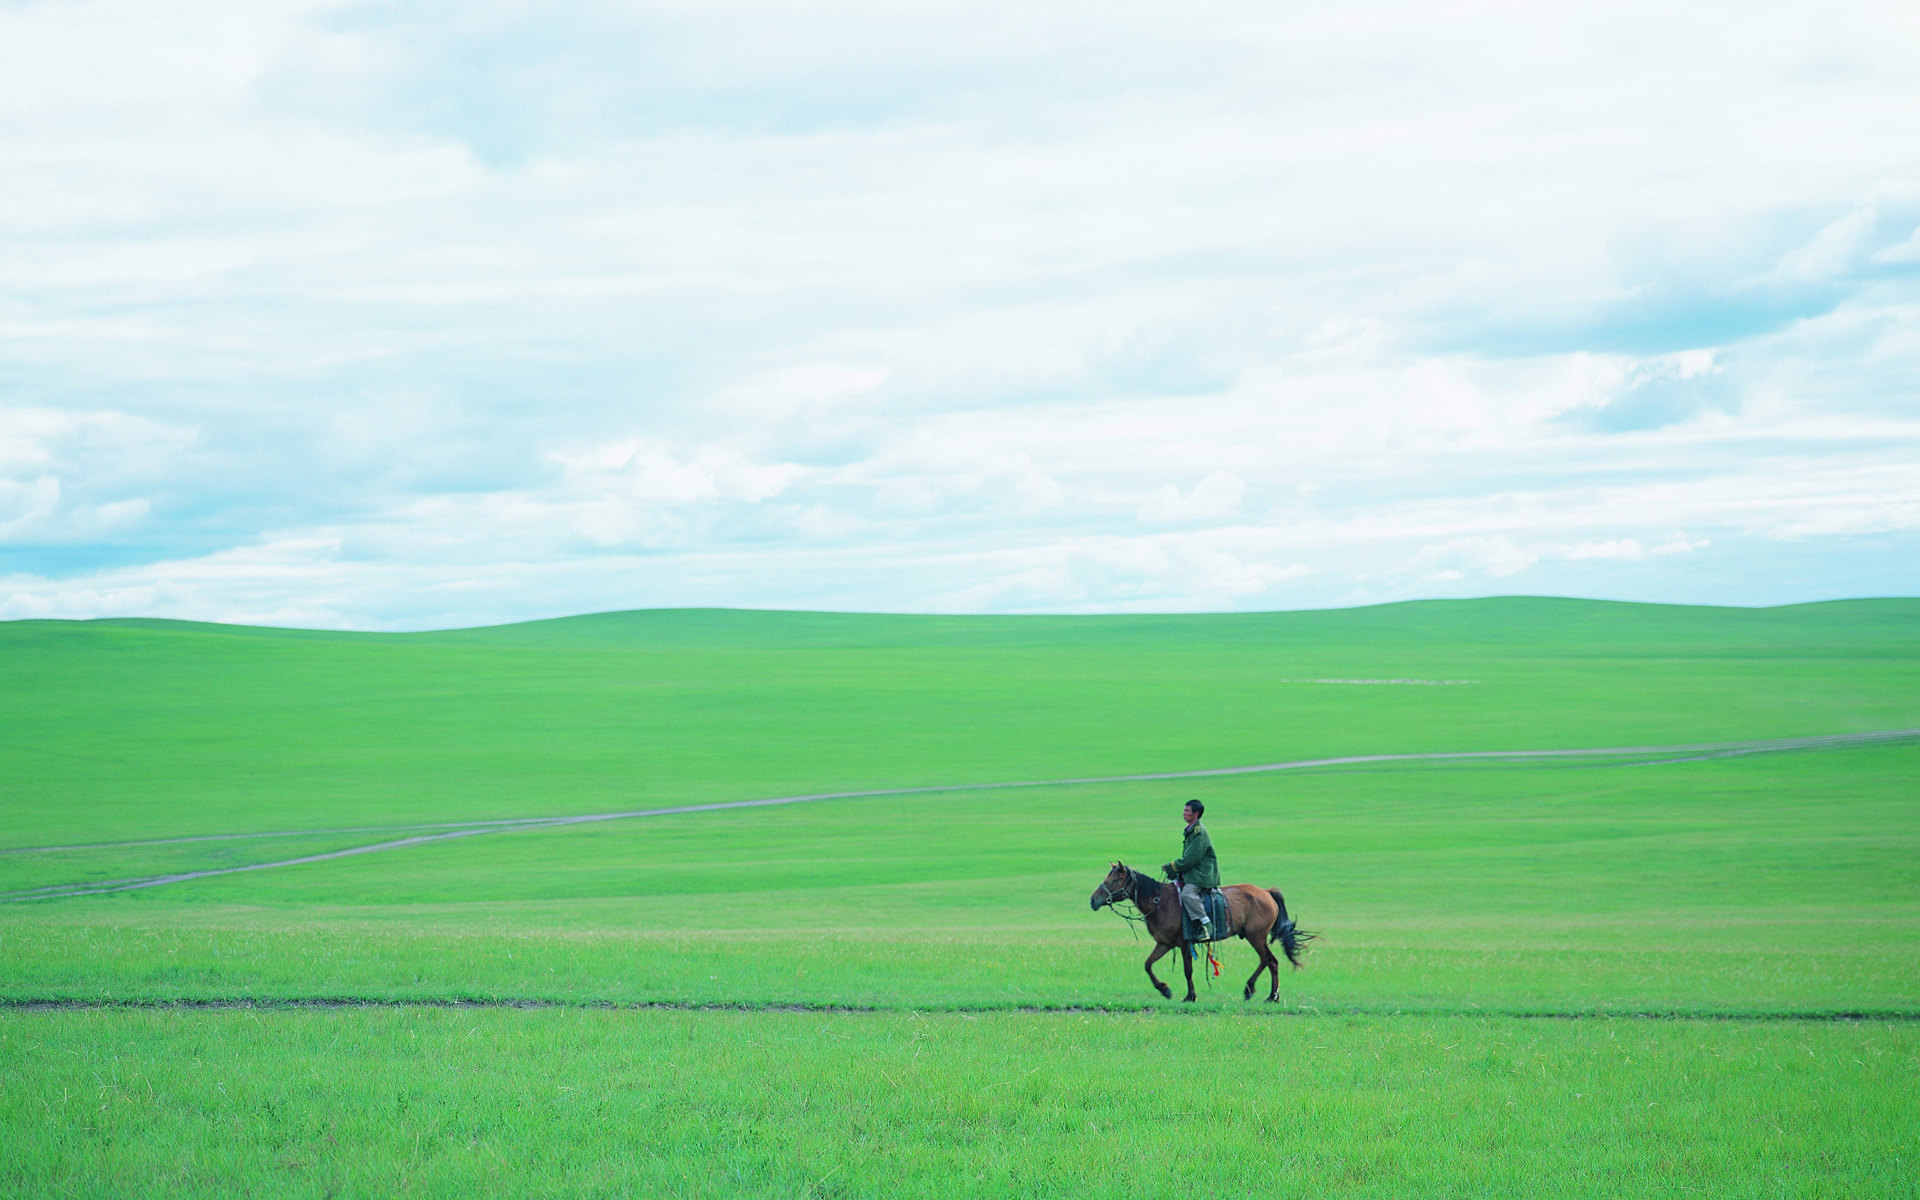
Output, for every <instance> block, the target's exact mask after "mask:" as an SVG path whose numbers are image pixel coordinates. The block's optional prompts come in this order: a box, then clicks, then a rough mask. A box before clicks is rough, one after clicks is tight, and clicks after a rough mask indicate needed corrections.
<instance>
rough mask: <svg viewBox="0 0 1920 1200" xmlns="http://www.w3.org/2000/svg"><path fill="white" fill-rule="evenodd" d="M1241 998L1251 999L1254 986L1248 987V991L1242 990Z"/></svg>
mask: <svg viewBox="0 0 1920 1200" xmlns="http://www.w3.org/2000/svg"><path fill="white" fill-rule="evenodd" d="M1240 998H1241V999H1242V1000H1251V999H1253V989H1252V988H1248V989H1247V990H1246V991H1244V992H1241V993H1240Z"/></svg>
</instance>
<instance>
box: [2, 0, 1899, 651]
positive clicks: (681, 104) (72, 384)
mask: <svg viewBox="0 0 1920 1200" xmlns="http://www.w3.org/2000/svg"><path fill="white" fill-rule="evenodd" d="M1681 7H1682V8H1683V9H1684V10H1685V11H1681V12H1676V11H1673V6H1669V5H1652V4H1646V5H1638V4H1631V3H1629V4H1606V5H1600V4H1594V5H1566V4H1519V3H1491V2H1489V3H1470V4H1447V3H1410V4H1405V5H1391V4H1387V5H1338V6H1334V5H1308V4H1273V3H1246V4H1238V3H1231V2H1227V3H1221V4H1211V5H1205V6H1191V5H1188V6H1177V5H1170V4H1128V3H1113V2H1108V3H1102V4H1076V3H1061V4H1057V5H1044V6H1036V5H1029V4H1005V5H1001V4H995V3H967V4H964V5H963V4H957V3H956V4H912V3H901V2H891V3H886V4H847V5H832V6H828V5H821V4H793V3H752V2H739V3H730V2H724V0H723V2H719V3H713V2H704V3H699V4H693V3H684V4H682V3H669V4H649V5H620V4H582V5H574V6H564V7H562V6H533V5H524V4H505V5H488V4H485V3H478V2H475V3H459V4H452V3H448V4H440V5H435V4H408V3H388V4H309V3H298V4H275V3H270V2H262V0H246V2H244V3H226V2H223V0H210V2H205V3H164V4H154V3H120V2H112V3H25V4H20V3H11V4H0V163H4V164H5V173H4V174H5V185H4V187H0V618H20V617H41V616H59V617H84V616H101V615H152V616H169V617H190V618H197V619H209V620H224V621H250V622H262V623H274V624H292V625H313V626H345V627H354V628H370V629H406V628H427V627H440V626H452V625H465V624H477V623H486V622H494V621H504V620H513V619H521V618H529V617H538V616H549V615H558V614H563V613H572V612H583V611H594V610H603V609H614V608H633V607H647V606H657V605H707V604H719V605H738V606H751V607H808V608H837V609H868V610H899V611H940V612H952V611H960V612H1013V611H1018V612H1083V611H1142V610H1153V611H1188V610H1229V609H1275V608H1300V607H1320V606H1330V605H1347V604H1362V603H1373V602H1379V601H1386V600H1397V599H1407V598H1414V597H1429V596H1470V595H1486V594H1496V593H1515V592H1527V593H1551V594H1570V595H1585V596H1601V597H1615V598H1623V599H1640V600H1663V601H1678V602H1688V603H1726V604H1773V603H1785V602H1793V601H1801V600H1813V599H1823V598H1831V597H1840V596H1852V595H1888V594H1903V595H1912V594H1920V138H1916V137H1915V136H1914V133H1913V130H1914V128H1915V125H1916V117H1915V114H1916V113H1920V9H1915V8H1914V6H1912V5H1899V4H1855V3H1845V2H1843V3H1837V4H1836V3H1823V4H1819V5H1812V4H1806V5H1763V6H1753V5H1750V4H1742V5H1733V4H1728V5H1716V4H1695V5H1686V6H1681Z"/></svg>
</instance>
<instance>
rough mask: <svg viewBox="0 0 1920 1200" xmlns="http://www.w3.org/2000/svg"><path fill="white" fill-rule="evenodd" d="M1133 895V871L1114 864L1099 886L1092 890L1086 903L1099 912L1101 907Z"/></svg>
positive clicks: (1119, 863) (1120, 864)
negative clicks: (1091, 894)
mask: <svg viewBox="0 0 1920 1200" xmlns="http://www.w3.org/2000/svg"><path fill="white" fill-rule="evenodd" d="M1132 895H1133V871H1132V870H1131V869H1130V868H1129V867H1128V866H1127V864H1125V863H1123V862H1115V863H1114V864H1113V869H1112V870H1111V871H1108V872H1107V877H1106V878H1105V879H1103V880H1101V881H1100V886H1099V887H1097V888H1095V889H1093V896H1092V897H1091V898H1090V899H1089V900H1088V903H1089V904H1091V905H1092V906H1093V911H1095V912H1099V911H1100V908H1101V906H1102V905H1105V904H1112V903H1113V902H1114V901H1115V900H1126V899H1129V898H1131V897H1132Z"/></svg>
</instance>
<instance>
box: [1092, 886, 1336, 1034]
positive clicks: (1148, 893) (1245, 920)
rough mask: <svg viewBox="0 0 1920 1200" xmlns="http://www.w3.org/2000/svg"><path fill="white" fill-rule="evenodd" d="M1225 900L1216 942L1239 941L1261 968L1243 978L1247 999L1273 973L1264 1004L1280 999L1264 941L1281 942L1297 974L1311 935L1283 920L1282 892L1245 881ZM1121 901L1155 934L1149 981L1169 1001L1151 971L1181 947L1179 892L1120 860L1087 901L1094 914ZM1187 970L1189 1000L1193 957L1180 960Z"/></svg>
mask: <svg viewBox="0 0 1920 1200" xmlns="http://www.w3.org/2000/svg"><path fill="white" fill-rule="evenodd" d="M1220 890H1221V891H1222V892H1224V893H1226V898H1227V927H1226V928H1225V929H1223V930H1216V931H1215V932H1216V933H1218V934H1219V936H1218V937H1216V938H1215V939H1214V940H1215V941H1224V940H1225V939H1227V938H1230V937H1243V938H1245V939H1247V943H1248V944H1249V945H1251V946H1252V947H1253V952H1254V953H1255V954H1258V955H1259V956H1260V965H1259V966H1257V967H1255V968H1254V969H1253V975H1252V977H1251V978H1249V979H1248V980H1247V988H1246V991H1245V993H1244V995H1245V996H1246V998H1247V999H1249V1000H1251V999H1253V985H1254V984H1256V983H1258V982H1260V972H1262V971H1270V972H1272V974H1273V986H1272V987H1271V988H1269V989H1268V991H1267V999H1268V1000H1270V1001H1271V1000H1278V999H1279V998H1280V960H1279V959H1278V958H1276V957H1274V953H1273V951H1272V950H1269V949H1268V948H1267V943H1268V942H1275V941H1277V942H1279V943H1280V948H1281V949H1282V950H1284V951H1286V954H1287V961H1288V962H1290V963H1292V964H1293V966H1294V969H1295V970H1299V968H1300V947H1301V945H1302V944H1303V943H1305V942H1308V941H1311V940H1312V939H1313V937H1314V936H1315V935H1313V934H1311V933H1308V932H1306V931H1305V930H1302V929H1295V928H1294V925H1293V919H1292V918H1291V917H1289V916H1287V902H1286V901H1285V900H1282V899H1281V898H1280V889H1278V888H1263V887H1255V886H1253V885H1252V884H1248V883H1236V884H1233V885H1231V886H1229V887H1224V888H1221V889H1220ZM1122 900H1126V901H1131V902H1132V904H1133V906H1134V907H1135V908H1137V909H1139V910H1140V915H1141V916H1142V917H1143V918H1145V919H1146V926H1147V932H1148V933H1150V934H1152V935H1153V953H1151V954H1149V955H1147V978H1148V979H1151V980H1152V981H1153V986H1154V987H1156V988H1158V989H1159V991H1160V994H1161V995H1162V996H1165V997H1166V998H1167V999H1169V1000H1171V999H1173V989H1172V988H1170V987H1168V986H1167V985H1166V984H1164V983H1161V982H1160V977H1159V976H1158V975H1155V974H1154V973H1153V964H1154V963H1156V962H1158V961H1159V960H1160V956H1161V955H1163V954H1165V953H1166V952H1167V951H1169V950H1174V949H1178V948H1180V946H1181V945H1182V943H1183V941H1184V939H1183V938H1182V937H1181V936H1180V932H1181V930H1180V894H1179V893H1178V892H1177V891H1175V890H1174V886H1173V885H1172V884H1171V883H1161V882H1160V881H1159V880H1157V879H1155V878H1154V877H1153V876H1151V875H1147V874H1144V873H1142V872H1140V871H1136V870H1134V869H1133V868H1132V867H1129V866H1128V865H1127V864H1125V863H1123V862H1116V863H1114V864H1113V870H1111V871H1108V872H1107V877H1106V879H1105V880H1103V881H1102V882H1101V884H1100V886H1099V887H1097V888H1095V889H1093V897H1092V900H1091V903H1092V905H1093V911H1095V912H1099V911H1100V909H1101V907H1102V906H1104V905H1108V904H1118V903H1119V902H1121V901H1122ZM1180 958H1181V961H1182V963H1183V964H1184V965H1185V966H1186V968H1187V999H1188V1000H1192V999H1193V955H1192V953H1190V952H1189V953H1186V954H1182V955H1181V956H1180Z"/></svg>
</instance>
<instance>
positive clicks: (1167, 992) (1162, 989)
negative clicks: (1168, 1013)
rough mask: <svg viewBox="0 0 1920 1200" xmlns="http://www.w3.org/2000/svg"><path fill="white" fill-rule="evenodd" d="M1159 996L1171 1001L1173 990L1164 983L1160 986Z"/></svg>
mask: <svg viewBox="0 0 1920 1200" xmlns="http://www.w3.org/2000/svg"><path fill="white" fill-rule="evenodd" d="M1160 994H1161V995H1162V996H1165V997H1166V998H1167V999H1169V1000H1171V999H1173V989H1172V988H1170V987H1168V986H1167V985H1166V984H1164V983H1163V984H1161V985H1160Z"/></svg>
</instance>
